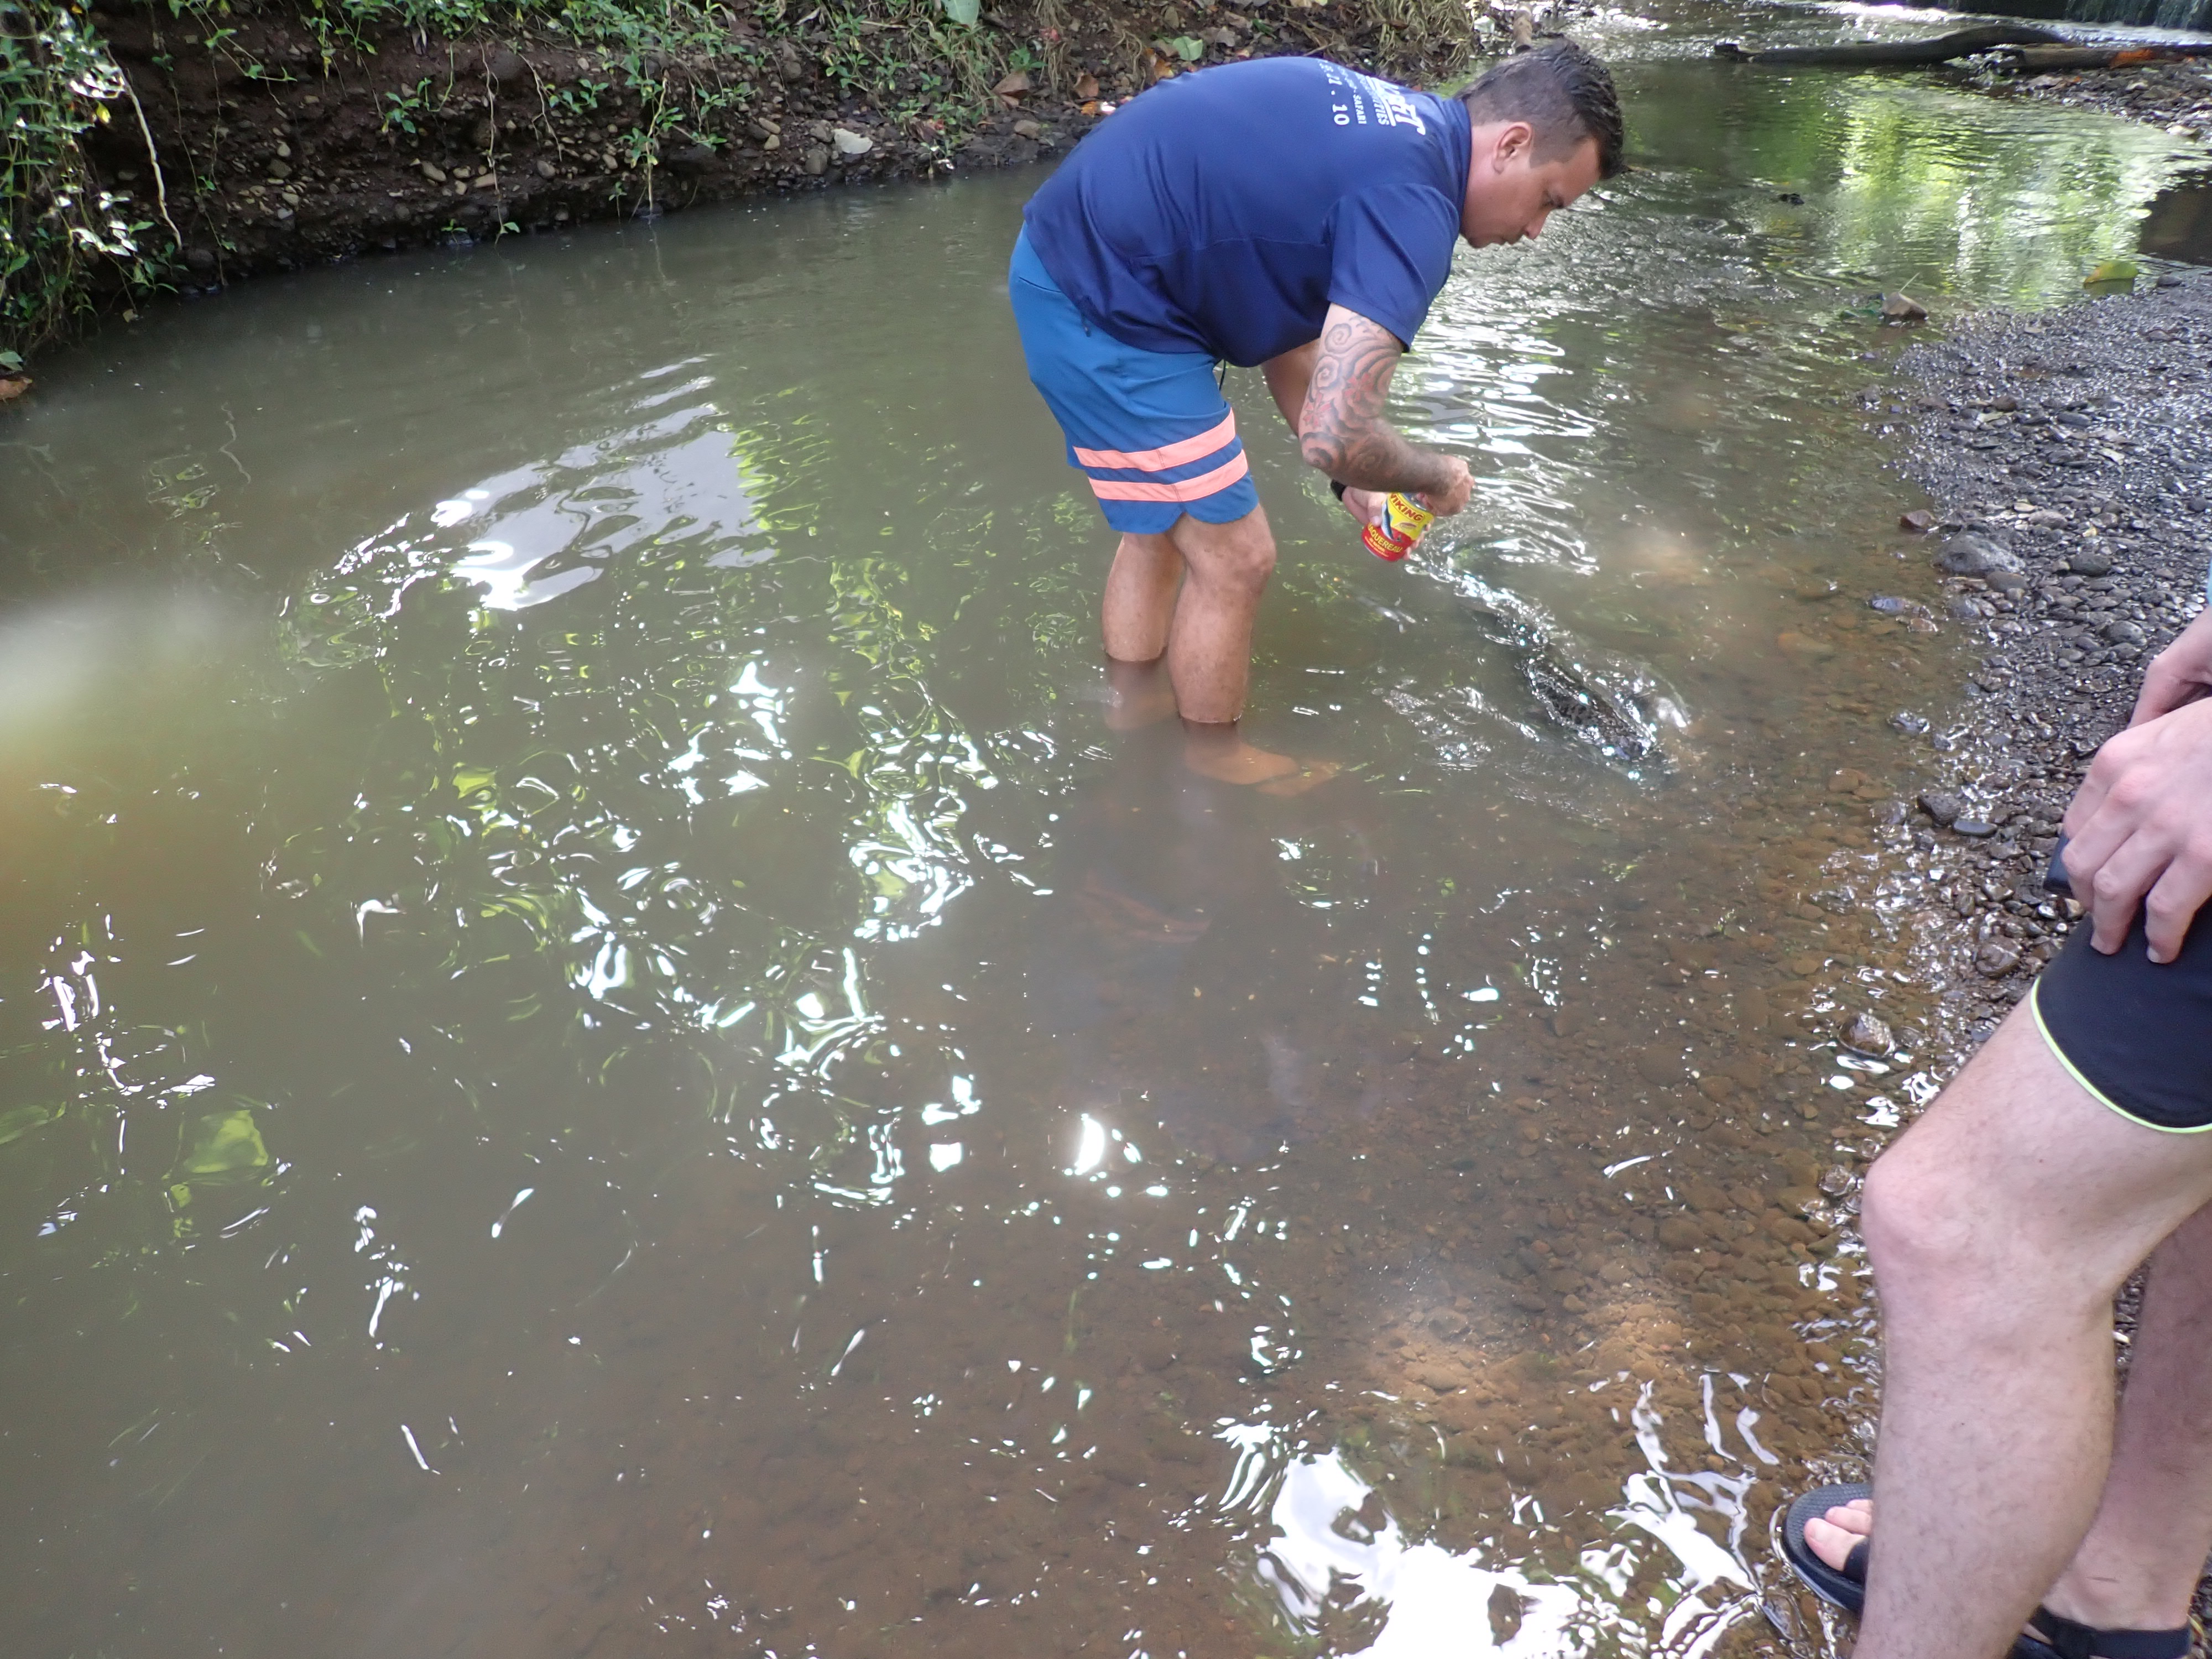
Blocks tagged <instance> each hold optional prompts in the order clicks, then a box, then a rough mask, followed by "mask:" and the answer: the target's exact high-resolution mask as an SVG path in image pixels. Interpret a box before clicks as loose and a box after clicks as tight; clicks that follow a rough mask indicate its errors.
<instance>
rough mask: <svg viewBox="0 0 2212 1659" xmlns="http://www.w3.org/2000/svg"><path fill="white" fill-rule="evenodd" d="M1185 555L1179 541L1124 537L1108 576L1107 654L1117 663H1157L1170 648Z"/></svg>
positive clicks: (1163, 536) (1162, 536)
mask: <svg viewBox="0 0 2212 1659" xmlns="http://www.w3.org/2000/svg"><path fill="white" fill-rule="evenodd" d="M1181 585H1182V554H1181V553H1179V552H1177V551H1176V544H1175V538H1174V537H1173V536H1172V535H1170V534H1166V533H1163V534H1160V535H1158V536H1139V535H1134V534H1130V533H1124V534H1123V536H1122V538H1121V545H1120V546H1119V547H1117V548H1115V550H1114V568H1112V569H1111V570H1109V571H1108V572H1107V573H1106V603H1105V605H1104V607H1103V611H1102V613H1101V617H1100V620H1101V621H1102V622H1103V623H1104V625H1105V632H1106V654H1107V655H1108V656H1109V657H1111V658H1113V659H1115V661H1117V662H1152V661H1153V660H1154V659H1157V658H1158V656H1159V655H1160V653H1162V652H1164V651H1165V650H1166V649H1167V648H1168V628H1169V625H1170V623H1173V621H1174V620H1175V613H1176V588H1177V587H1178V586H1181Z"/></svg>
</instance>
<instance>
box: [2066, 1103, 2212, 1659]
mask: <svg viewBox="0 0 2212 1659" xmlns="http://www.w3.org/2000/svg"><path fill="white" fill-rule="evenodd" d="M2191 1139H2197V1137H2193V1136H2192V1137H2191ZM2207 1355H2212V1208H2207V1209H2201V1210H2199V1211H2197V1213H2196V1214H2195V1215H2193V1216H2191V1217H2190V1218H2189V1219H2188V1220H2186V1221H2185V1222H2183V1223H2182V1224H2181V1225H2180V1226H2179V1227H2177V1228H2175V1229H2174V1231H2172V1233H2171V1234H2169V1235H2168V1236H2167V1237H2166V1242H2165V1243H2163V1244H2161V1245H2160V1246H2159V1247H2158V1249H2157V1250H2156V1251H2155V1252H2154V1254H2153V1255H2152V1256H2151V1259H2150V1279H2149V1282H2148V1285H2146V1286H2145V1289H2144V1292H2143V1304H2142V1313H2141V1316H2140V1317H2139V1319H2138V1321H2137V1322H2136V1332H2135V1337H2134V1340H2133V1343H2132V1358H2131V1359H2130V1363H2129V1365H2128V1386H2127V1390H2126V1392H2125V1393H2124V1394H2123V1395H2121V1396H2120V1409H2119V1423H2118V1428H2117V1430H2116V1431H2115V1433H2114V1436H2113V1445H2112V1469H2111V1471H2110V1473H2108V1474H2106V1477H2105V1490H2104V1494H2103V1496H2102V1498H2100V1500H2099V1502H2098V1504H2097V1518H2096V1519H2095V1520H2094V1521H2093V1522H2091V1523H2090V1526H2089V1532H2088V1535H2087V1537H2086V1538H2084V1539H2083V1540H2082V1541H2081V1547H2080V1548H2078V1549H2077V1550H2075V1552H2074V1559H2073V1561H2072V1562H2071V1563H2070V1564H2069V1565H2068V1566H2067V1568H2066V1571H2064V1572H2063V1573H2061V1574H2060V1575H2059V1577H2058V1582H2057V1583H2055V1584H2053V1585H2052V1586H2051V1589H2050V1591H2049V1593H2047V1594H2046V1595H2045V1596H2044V1598H2043V1601H2044V1605H2045V1606H2046V1607H2049V1608H2050V1609H2051V1611H2052V1612H2053V1613H2058V1614H2060V1615H2061V1616H2062V1617H2064V1618H2068V1619H2071V1620H2075V1622H2076V1623H2078V1624H2083V1625H2089V1626H2094V1627H2095V1628H2097V1629H2099V1630H2178V1629H2179V1628H2180V1627H2181V1626H2183V1625H2185V1624H2187V1623H2188V1622H2189V1603H2190V1600H2191V1596H2192V1595H2194V1594H2195V1593H2196V1589H2197V1578H2198V1577H2199V1575H2200V1574H2202V1572H2203V1569H2204V1560H2205V1557H2206V1556H2207V1555H2208V1554H2212V1364H2206V1363H2205V1361H2206V1357H2207Z"/></svg>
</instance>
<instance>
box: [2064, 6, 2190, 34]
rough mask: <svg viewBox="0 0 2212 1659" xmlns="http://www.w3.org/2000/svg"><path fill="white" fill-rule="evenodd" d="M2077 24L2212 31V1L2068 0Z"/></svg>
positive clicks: (2070, 13) (2068, 13) (2071, 17)
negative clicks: (2124, 24)
mask: <svg viewBox="0 0 2212 1659" xmlns="http://www.w3.org/2000/svg"><path fill="white" fill-rule="evenodd" d="M2065 15H2066V16H2067V17H2068V18H2069V20H2070V21H2074V22H2077V23H2135V24H2140V25H2147V26H2148V27H2154V28H2162V29H2206V28H2212V0H2067V5H2066V14H2065Z"/></svg>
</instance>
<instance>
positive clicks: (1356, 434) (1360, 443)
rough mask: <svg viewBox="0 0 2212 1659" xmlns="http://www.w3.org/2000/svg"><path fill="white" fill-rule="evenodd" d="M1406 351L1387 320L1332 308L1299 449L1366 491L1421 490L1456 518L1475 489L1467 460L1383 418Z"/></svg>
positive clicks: (1301, 421)
mask: <svg viewBox="0 0 2212 1659" xmlns="http://www.w3.org/2000/svg"><path fill="white" fill-rule="evenodd" d="M1401 356H1405V348H1404V347H1403V346H1401V345H1400V344H1399V343H1398V338H1397V336H1395V335H1394V334H1393V333H1391V332H1390V331H1389V329H1387V328H1384V327H1383V325H1381V324H1380V323H1376V322H1370V320H1369V319H1366V318H1364V317H1363V316H1361V315H1360V314H1359V313H1358V312H1356V311H1347V310H1346V309H1345V308H1344V307H1342V306H1331V307H1329V308H1328V317H1327V318H1326V319H1324V320H1323V322H1322V330H1321V349H1320V352H1319V354H1318V355H1317V356H1316V358H1315V360H1314V366H1313V376H1312V379H1311V380H1310V383H1309V385H1308V386H1307V390H1306V399H1305V407H1304V410H1302V411H1301V412H1300V415H1299V417H1298V420H1297V423H1296V424H1297V429H1298V450H1299V453H1301V454H1302V455H1303V456H1304V458H1305V463H1306V465H1308V466H1311V467H1317V468H1319V469H1320V470H1321V471H1323V472H1326V473H1327V474H1328V476H1329V477H1332V478H1340V479H1342V480H1343V481H1344V482H1345V483H1347V484H1350V485H1353V486H1356V487H1357V488H1358V489H1370V490H1388V489H1395V490H1401V491H1403V492H1406V493H1408V494H1413V495H1419V496H1420V497H1421V499H1422V500H1423V501H1425V502H1426V503H1427V504H1428V508H1429V511H1431V513H1436V514H1437V515H1438V516H1439V517H1449V516H1450V515H1451V514H1452V513H1457V512H1459V511H1460V510H1461V509H1462V508H1463V507H1466V505H1467V503H1468V496H1470V495H1473V494H1474V477H1472V475H1470V474H1469V473H1468V470H1467V463H1466V462H1465V461H1462V460H1461V459H1459V458H1458V457H1457V456H1455V455H1439V454H1437V453H1434V452H1433V451H1431V450H1426V449H1418V448H1416V447H1414V446H1413V445H1412V444H1409V443H1407V441H1405V440H1404V439H1403V438H1401V437H1400V436H1399V435H1397V434H1396V433H1395V432H1394V431H1392V430H1391V428H1390V425H1389V422H1387V421H1385V420H1384V419H1383V407H1384V405H1385V404H1388V403H1389V398H1390V377H1391V375H1392V374H1395V372H1396V371H1397V368H1398V359H1399V358H1401ZM1346 493H1347V494H1348V493H1349V492H1348V491H1347V492H1346ZM1354 516H1357V514H1356V513H1355V515H1354Z"/></svg>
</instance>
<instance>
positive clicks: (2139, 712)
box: [2128, 610, 2212, 726]
mask: <svg viewBox="0 0 2212 1659" xmlns="http://www.w3.org/2000/svg"><path fill="white" fill-rule="evenodd" d="M2208 691H2212V610H2208V611H2198V612H2197V620H2196V621H2195V622H2193V623H2190V624H2189V626H2188V627H2187V628H2185V629H2183V630H2182V632H2181V636H2180V637H2179V639H2177V640H2175V641H2173V643H2172V644H2171V645H2169V646H2167V647H2166V649H2165V650H2163V651H2161V652H2160V653H2158V655H2157V656H2155V657H2154V658H2152V659H2151V664H2150V667H2149V669H2148V671H2145V673H2144V675H2143V683H2142V691H2141V692H2140V693H2139V694H2137V696H2136V712H2135V714H2133V715H2132V716H2131V717H2130V719H2129V720H2128V724H2129V725H2130V726H2142V725H2143V724H2144V723H2145V722H2147V721H2149V720H2156V719H2157V718H2158V717H2159V716H2160V715H2161V714H2172V712H2173V711H2174V710H2175V709H2177V708H2180V707H2181V706H2182V704H2184V703H2185V702H2196V701H2197V698H2199V697H2201V696H2204V695H2205V693H2206V692H2208Z"/></svg>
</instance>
